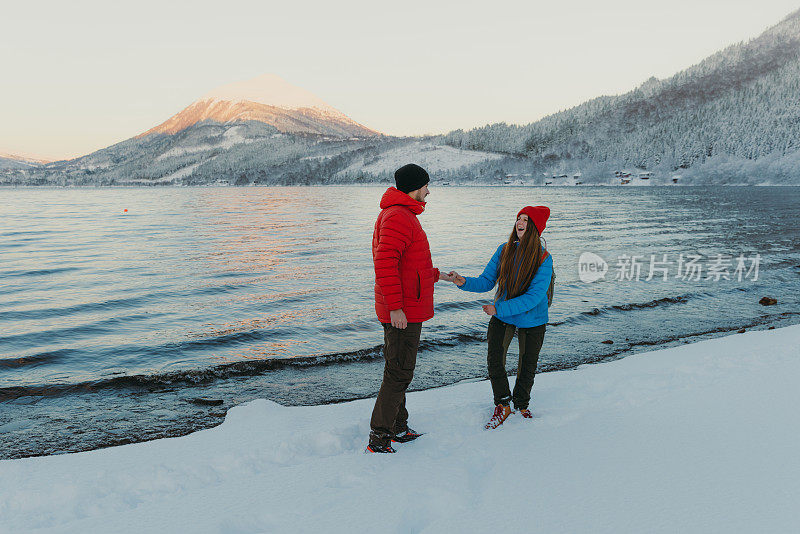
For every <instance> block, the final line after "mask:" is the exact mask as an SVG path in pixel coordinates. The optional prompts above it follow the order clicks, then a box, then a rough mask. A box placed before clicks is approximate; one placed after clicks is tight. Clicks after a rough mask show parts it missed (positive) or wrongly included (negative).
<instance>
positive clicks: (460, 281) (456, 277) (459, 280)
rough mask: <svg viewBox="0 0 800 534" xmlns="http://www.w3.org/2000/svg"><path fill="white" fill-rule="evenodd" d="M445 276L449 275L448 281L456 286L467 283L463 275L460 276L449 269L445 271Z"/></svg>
mask: <svg viewBox="0 0 800 534" xmlns="http://www.w3.org/2000/svg"><path fill="white" fill-rule="evenodd" d="M440 276H441V275H440ZM447 276H449V277H450V281H451V282H453V283H454V284H455V285H457V286H458V287H461V286H463V285H464V284H466V283H467V281H466V280H465V279H464V277H463V276H461V275H460V274H458V273H457V272H455V271H450V272H449V273H447Z"/></svg>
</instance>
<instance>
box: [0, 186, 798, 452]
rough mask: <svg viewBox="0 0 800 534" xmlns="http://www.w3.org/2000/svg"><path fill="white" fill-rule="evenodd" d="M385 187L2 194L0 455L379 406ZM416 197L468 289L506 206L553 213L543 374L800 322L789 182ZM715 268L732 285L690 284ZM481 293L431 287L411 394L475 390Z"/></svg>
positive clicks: (439, 261)
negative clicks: (595, 265)
mask: <svg viewBox="0 0 800 534" xmlns="http://www.w3.org/2000/svg"><path fill="white" fill-rule="evenodd" d="M384 190H385V188H383V187H311V188H267V187H250V188H170V189H35V188H30V189H3V190H0V220H2V224H1V225H0V258H2V259H0V458H14V457H20V456H27V455H35V454H49V453H54V452H63V451H74V450H83V449H88V448H94V447H98V446H104V445H110V444H116V443H126V442H130V441H141V440H144V439H152V438H156V437H163V436H169V435H179V434H183V433H186V432H189V431H191V430H195V429H199V428H205V427H208V426H211V425H214V424H217V423H219V422H220V421H221V417H222V416H224V413H225V410H226V408H229V407H230V406H233V405H235V404H238V403H241V402H245V401H248V400H251V399H253V398H259V397H266V398H269V399H272V400H275V401H277V402H280V403H282V404H318V403H326V402H336V401H340V400H345V399H352V398H358V397H365V396H370V395H374V394H375V393H376V391H377V389H378V387H379V385H380V377H381V368H382V361H381V352H380V344H381V341H382V329H381V327H380V325H379V324H378V322H377V319H376V318H375V315H374V311H373V300H372V299H373V297H372V288H373V271H372V263H371V250H370V244H371V236H372V227H373V224H374V220H375V217H376V215H377V213H378V211H379V210H378V201H379V199H380V196H381V195H382V193H383V191H384ZM428 200H429V203H428V207H427V209H426V211H425V213H424V214H423V215H422V216H421V217H420V220H421V222H422V225H423V227H424V228H425V230H426V231H427V233H428V238H429V241H430V243H431V248H432V251H433V260H434V265H436V266H438V267H440V268H441V269H443V270H451V269H456V270H458V271H459V272H461V273H462V274H465V275H473V276H474V275H477V274H479V273H480V272H481V270H482V269H483V267H484V266H485V264H486V262H487V261H488V259H489V258H490V257H491V255H492V253H493V251H494V250H495V248H496V247H497V245H498V244H499V243H500V242H502V241H505V240H506V239H507V237H508V234H509V232H510V230H511V226H512V224H513V220H514V217H515V215H516V212H517V210H518V209H519V208H520V207H522V206H523V205H526V204H545V205H548V206H549V207H550V208H551V210H552V217H551V219H550V221H549V222H548V225H547V230H546V231H545V234H544V235H545V237H546V238H547V244H548V248H549V250H550V252H551V253H552V254H553V257H554V260H555V265H556V273H557V286H556V298H555V302H554V304H553V307H552V308H551V313H550V325H549V326H548V330H547V335H546V338H545V344H544V347H543V350H542V355H541V359H540V371H546V370H553V369H563V368H569V367H574V366H576V365H579V364H581V363H590V362H597V361H603V360H607V359H613V358H618V357H620V356H624V355H626V354H629V353H631V352H635V351H641V350H649V349H650V348H652V346H654V345H661V344H665V343H666V344H674V343H682V342H685V341H687V340H694V339H700V338H703V337H707V336H710V335H721V334H726V333H730V332H735V331H736V330H738V329H740V328H766V327H768V326H776V325H777V326H782V325H787V324H794V323H797V322H800V315H798V313H799V312H800V306H798V304H799V302H798V301H799V300H800V297H798V295H800V222H798V215H800V188H797V187H781V188H778V187H775V188H766V187H764V188H758V187H729V188H716V189H715V188H696V187H663V188H658V187H638V188H619V187H581V188H575V187H573V188H552V187H545V188H542V187H530V188H526V187H438V188H437V187H432V194H431V196H430V197H429V199H428ZM124 209H127V210H128V211H127V212H124V211H123V210H124ZM583 252H593V253H595V254H598V255H600V256H601V257H602V258H604V259H605V260H606V261H607V262H608V264H609V268H610V270H609V272H608V273H607V275H606V277H605V278H604V279H603V280H600V281H597V282H594V283H586V282H581V281H580V280H579V277H578V258H579V256H580V255H581V253H583ZM651 254H655V255H656V256H657V258H658V259H659V260H661V259H663V255H664V254H666V255H667V260H668V261H672V262H673V264H672V265H671V266H669V269H670V271H669V275H668V279H667V280H666V281H665V280H663V279H662V278H661V277H660V276H658V277H655V278H654V279H651V280H649V281H648V280H645V278H646V277H647V274H648V271H649V266H650V265H649V264H650V255H651ZM680 254H683V255H684V257H688V256H689V255H693V254H696V255H699V256H701V260H700V261H699V263H700V264H701V265H702V268H703V272H702V273H701V279H700V280H685V279H682V278H679V277H676V276H675V275H676V274H677V260H678V257H679V255H680ZM718 254H722V255H724V256H726V257H731V258H730V261H732V265H731V266H730V268H729V272H728V275H729V277H730V278H731V279H730V280H724V279H721V280H719V281H717V280H715V279H714V277H712V278H711V279H706V278H707V275H708V273H707V268H708V266H709V265H710V264H711V263H712V262H713V260H714V259H715V258H716V257H717V255H718ZM756 254H759V255H760V262H759V273H758V279H757V280H753V278H755V275H754V272H753V271H751V272H750V275H749V276H745V277H743V278H742V279H741V280H738V279H737V277H736V273H735V272H734V269H735V267H736V260H737V258H738V257H739V256H740V255H744V258H745V259H746V260H747V264H746V265H747V267H750V266H751V265H752V261H753V259H754V258H755V255H756ZM621 255H638V256H641V257H642V275H641V279H640V280H638V281H636V280H617V279H616V277H617V275H618V274H619V269H618V262H619V257H620V256H621ZM763 296H771V297H775V298H777V299H778V304H777V305H774V306H762V305H760V304H759V303H758V301H759V299H760V298H761V297H763ZM490 298H491V294H490V293H487V294H482V295H478V294H472V293H465V292H462V291H460V290H458V289H457V288H456V287H455V286H453V285H452V284H445V283H439V284H437V286H436V294H435V301H436V316H435V317H434V319H433V320H431V321H429V322H427V323H425V326H424V328H423V344H422V350H421V352H420V355H419V363H418V368H417V373H416V376H415V379H414V382H413V384H412V388H413V389H422V388H429V387H435V386H440V385H444V384H450V383H454V382H457V381H459V380H464V379H469V378H478V377H483V376H485V374H486V369H485V329H486V324H487V319H488V317H487V316H486V315H484V314H483V312H482V311H481V307H480V305H481V304H484V303H487V302H489V300H490ZM604 340H611V341H613V344H604V343H601V342H602V341H604ZM510 352H512V353H513V354H516V346H515V345H512V349H511V351H510ZM515 360H516V358H515V357H513V356H512V357H511V358H509V369H510V370H511V371H513V370H514V366H515V364H516V362H515ZM197 397H211V398H214V399H218V400H221V401H222V404H221V405H219V406H207V405H198V404H195V403H193V402H191V401H192V399H195V398H197ZM488 402H490V392H489V391H488V386H487V403H488ZM534 403H535V388H534ZM368 416H369V414H365V418H366V417H368Z"/></svg>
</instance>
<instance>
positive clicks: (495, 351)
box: [451, 206, 553, 428]
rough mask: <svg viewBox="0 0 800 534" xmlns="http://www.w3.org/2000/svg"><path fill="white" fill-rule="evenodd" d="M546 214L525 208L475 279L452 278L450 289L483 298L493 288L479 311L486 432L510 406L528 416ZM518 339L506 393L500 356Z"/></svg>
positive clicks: (544, 279)
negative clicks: (488, 396)
mask: <svg viewBox="0 0 800 534" xmlns="http://www.w3.org/2000/svg"><path fill="white" fill-rule="evenodd" d="M548 217H550V209H549V208H547V207H546V206H526V207H524V208H522V209H521V210H520V212H519V213H518V214H517V221H516V223H515V224H514V229H513V230H512V231H511V236H510V237H509V238H508V242H507V243H503V244H501V245H500V246H499V247H497V250H496V251H495V253H494V255H493V256H492V259H491V260H489V264H488V265H487V266H486V269H484V270H483V274H481V275H480V276H478V277H477V278H470V277H463V276H461V275H459V274H458V273H455V272H453V273H451V274H453V275H454V276H455V280H454V282H455V284H456V285H457V286H458V287H459V288H461V289H462V290H464V291H472V292H475V293H483V292H485V291H489V290H491V289H492V288H494V287H495V286H497V291H496V293H495V299H494V304H489V305H485V306H483V311H484V312H486V314H487V315H490V316H491V319H489V332H488V342H489V350H488V356H487V362H488V366H489V380H490V381H491V383H492V391H493V392H494V403H495V410H494V414H493V415H492V417H491V419H490V420H489V422H488V423H487V424H486V428H496V427H498V426H500V425H501V424H503V421H505V420H506V418H507V417H508V416H509V415H511V414H512V413H513V412H512V410H511V402H512V401H513V402H514V408H516V409H517V410H518V411H519V412H520V414H521V415H522V416H523V417H525V418H528V419H530V418H531V417H533V416H532V415H531V412H530V410H529V409H528V404H529V403H530V399H531V388H532V387H533V379H534V376H535V375H536V365H537V363H538V361H539V350H540V349H541V348H542V342H543V341H544V332H545V328H546V325H547V306H548V298H547V291H548V289H549V287H550V279H551V277H552V274H553V259H552V258H551V257H550V254H548V253H547V250H545V248H544V246H542V244H541V240H540V237H539V236H540V234H541V232H542V231H543V230H544V228H545V225H546V223H547V219H548ZM515 329H516V330H517V332H518V337H519V367H518V371H517V381H516V384H515V385H514V392H513V394H512V392H511V390H510V389H509V386H508V376H507V374H506V351H507V350H508V346H509V344H510V343H511V340H512V338H513V337H514V330H515Z"/></svg>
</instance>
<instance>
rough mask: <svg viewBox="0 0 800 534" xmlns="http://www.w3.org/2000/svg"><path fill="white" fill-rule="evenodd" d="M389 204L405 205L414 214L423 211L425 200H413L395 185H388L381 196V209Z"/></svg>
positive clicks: (389, 205)
mask: <svg viewBox="0 0 800 534" xmlns="http://www.w3.org/2000/svg"><path fill="white" fill-rule="evenodd" d="M391 206H405V207H407V208H408V209H410V210H411V211H412V212H413V213H414V214H415V215H419V214H420V213H422V212H423V211H425V202H420V201H418V200H414V199H413V198H411V197H410V196H408V195H407V194H405V193H403V192H402V191H400V190H399V189H397V188H396V187H390V188H389V189H387V190H386V192H385V193H384V194H383V197H381V209H382V210H385V209H386V208H389V207H391Z"/></svg>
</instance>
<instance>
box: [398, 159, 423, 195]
mask: <svg viewBox="0 0 800 534" xmlns="http://www.w3.org/2000/svg"><path fill="white" fill-rule="evenodd" d="M430 181H431V178H430V176H428V173H427V171H426V170H425V169H423V168H422V167H420V166H419V165H414V164H413V163H409V164H408V165H403V166H402V167H400V168H399V169H397V170H396V171H394V183H395V184H397V189H399V190H400V191H402V192H403V193H410V192H411V191H416V190H417V189H419V188H420V187H422V186H423V185H425V184H427V183H428V182H430Z"/></svg>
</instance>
